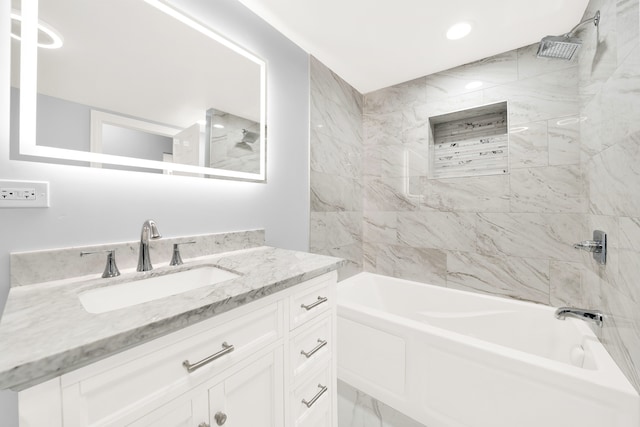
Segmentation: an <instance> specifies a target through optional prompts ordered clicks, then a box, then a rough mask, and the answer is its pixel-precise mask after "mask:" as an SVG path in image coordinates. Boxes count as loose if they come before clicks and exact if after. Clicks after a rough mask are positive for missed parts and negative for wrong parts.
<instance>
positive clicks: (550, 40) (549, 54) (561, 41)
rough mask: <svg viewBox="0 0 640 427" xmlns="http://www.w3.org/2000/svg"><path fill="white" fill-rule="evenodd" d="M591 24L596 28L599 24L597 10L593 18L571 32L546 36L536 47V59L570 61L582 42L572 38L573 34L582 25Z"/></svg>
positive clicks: (581, 23)
mask: <svg viewBox="0 0 640 427" xmlns="http://www.w3.org/2000/svg"><path fill="white" fill-rule="evenodd" d="M590 22H593V25H595V26H596V27H598V24H599V23H600V11H599V10H598V11H597V12H596V14H595V15H594V16H593V18H589V19H585V20H584V21H582V22H580V23H579V24H578V25H576V26H575V27H573V29H571V31H569V32H568V33H566V34H563V35H561V36H546V37H544V38H543V39H542V40H541V41H540V45H539V46H538V58H554V59H564V60H566V61H570V60H571V59H573V57H574V55H575V53H576V52H577V51H578V49H579V48H580V46H581V45H582V40H580V39H579V38H578V37H574V33H575V32H576V31H577V30H578V28H580V27H581V26H582V25H584V24H588V23H590Z"/></svg>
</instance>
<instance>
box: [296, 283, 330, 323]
mask: <svg viewBox="0 0 640 427" xmlns="http://www.w3.org/2000/svg"><path fill="white" fill-rule="evenodd" d="M330 278H331V276H328V275H324V276H320V277H318V278H316V279H313V280H310V281H309V286H307V287H305V288H304V289H301V290H300V291H298V292H295V293H294V294H293V295H291V297H290V299H289V301H290V309H289V312H290V316H291V319H290V327H291V329H295V328H297V327H298V326H300V325H302V324H303V323H305V322H307V321H309V320H311V319H313V318H315V317H316V316H318V315H320V314H322V313H324V312H326V311H327V310H329V309H330V308H331V307H332V306H333V305H334V298H335V297H334V294H333V293H332V292H331V286H330V284H331V280H330Z"/></svg>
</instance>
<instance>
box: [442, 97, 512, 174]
mask: <svg viewBox="0 0 640 427" xmlns="http://www.w3.org/2000/svg"><path fill="white" fill-rule="evenodd" d="M507 117H508V116H507V102H506V101H504V102H499V103H496V104H489V105H483V106H480V107H474V108H469V109H466V110H461V111H456V112H453V113H447V114H442V115H440V116H434V117H430V118H429V126H430V129H429V178H453V177H465V176H481V175H503V174H506V173H508V171H509V169H508V168H509V134H508V126H507Z"/></svg>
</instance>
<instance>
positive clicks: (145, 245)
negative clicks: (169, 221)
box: [137, 219, 162, 271]
mask: <svg viewBox="0 0 640 427" xmlns="http://www.w3.org/2000/svg"><path fill="white" fill-rule="evenodd" d="M161 237H162V236H161V235H160V233H159V232H158V226H157V225H156V222H155V221H154V220H152V219H148V220H146V221H145V222H144V224H142V231H141V232H140V253H139V255H138V268H137V270H138V271H150V270H153V265H151V257H150V255H149V239H159V238H161Z"/></svg>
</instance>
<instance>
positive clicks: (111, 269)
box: [80, 249, 120, 279]
mask: <svg viewBox="0 0 640 427" xmlns="http://www.w3.org/2000/svg"><path fill="white" fill-rule="evenodd" d="M103 253H106V254H107V264H106V265H105V267H104V272H103V273H102V278H104V279H106V278H108V277H117V276H119V275H120V270H118V266H117V265H116V250H115V249H107V250H104V251H90V252H86V251H83V252H80V256H85V255H93V254H103Z"/></svg>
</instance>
